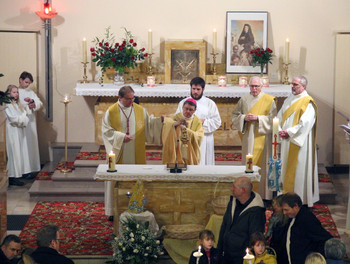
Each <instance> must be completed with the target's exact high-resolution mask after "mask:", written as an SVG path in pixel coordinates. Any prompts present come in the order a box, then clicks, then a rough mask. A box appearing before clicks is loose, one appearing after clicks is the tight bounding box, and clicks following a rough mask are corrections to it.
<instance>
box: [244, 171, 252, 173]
mask: <svg viewBox="0 0 350 264" xmlns="http://www.w3.org/2000/svg"><path fill="white" fill-rule="evenodd" d="M244 172H245V173H254V171H244Z"/></svg>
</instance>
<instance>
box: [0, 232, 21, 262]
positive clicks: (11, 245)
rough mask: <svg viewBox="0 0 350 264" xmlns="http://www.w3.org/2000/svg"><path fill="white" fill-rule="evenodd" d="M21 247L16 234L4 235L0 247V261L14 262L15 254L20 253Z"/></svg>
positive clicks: (18, 254)
mask: <svg viewBox="0 0 350 264" xmlns="http://www.w3.org/2000/svg"><path fill="white" fill-rule="evenodd" d="M21 249H22V246H21V239H20V238H19V237H18V236H16V235H8V236H6V237H5V238H4V240H3V241H2V244H1V248H0V263H1V264H7V263H16V258H17V256H20V255H21Z"/></svg>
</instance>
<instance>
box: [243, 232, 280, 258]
mask: <svg viewBox="0 0 350 264" xmlns="http://www.w3.org/2000/svg"><path fill="white" fill-rule="evenodd" d="M250 254H253V255H254V257H255V258H254V259H253V261H252V263H251V264H255V263H256V264H258V263H259V264H277V260H276V253H275V251H274V250H273V249H272V248H269V247H266V239H265V237H264V235H263V234H262V233H260V232H256V233H254V234H252V236H251V238H250ZM243 264H249V261H248V260H244V261H243Z"/></svg>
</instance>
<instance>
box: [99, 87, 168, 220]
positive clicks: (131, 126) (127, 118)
mask: <svg viewBox="0 0 350 264" xmlns="http://www.w3.org/2000/svg"><path fill="white" fill-rule="evenodd" d="M118 97H119V99H118V102H117V103H115V104H114V105H112V106H111V107H109V108H108V110H107V111H106V114H105V116H104V118H103V120H102V138H103V142H104V145H105V148H106V152H107V153H110V152H111V151H113V152H114V153H115V155H116V163H118V164H146V142H149V143H154V144H160V140H161V139H160V134H161V130H162V122H161V118H159V117H158V118H156V117H153V116H149V115H148V113H147V111H146V109H144V108H143V107H142V106H140V105H138V104H135V103H134V98H135V92H134V90H133V89H132V88H131V87H130V86H123V87H122V88H120V90H119V93H118ZM112 198H113V186H112V183H111V182H106V185H105V211H106V215H109V216H111V215H113V199H112Z"/></svg>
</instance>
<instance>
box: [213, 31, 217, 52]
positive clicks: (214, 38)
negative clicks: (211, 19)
mask: <svg viewBox="0 0 350 264" xmlns="http://www.w3.org/2000/svg"><path fill="white" fill-rule="evenodd" d="M216 48H217V32H216V28H214V29H213V53H215V52H216Z"/></svg>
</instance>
